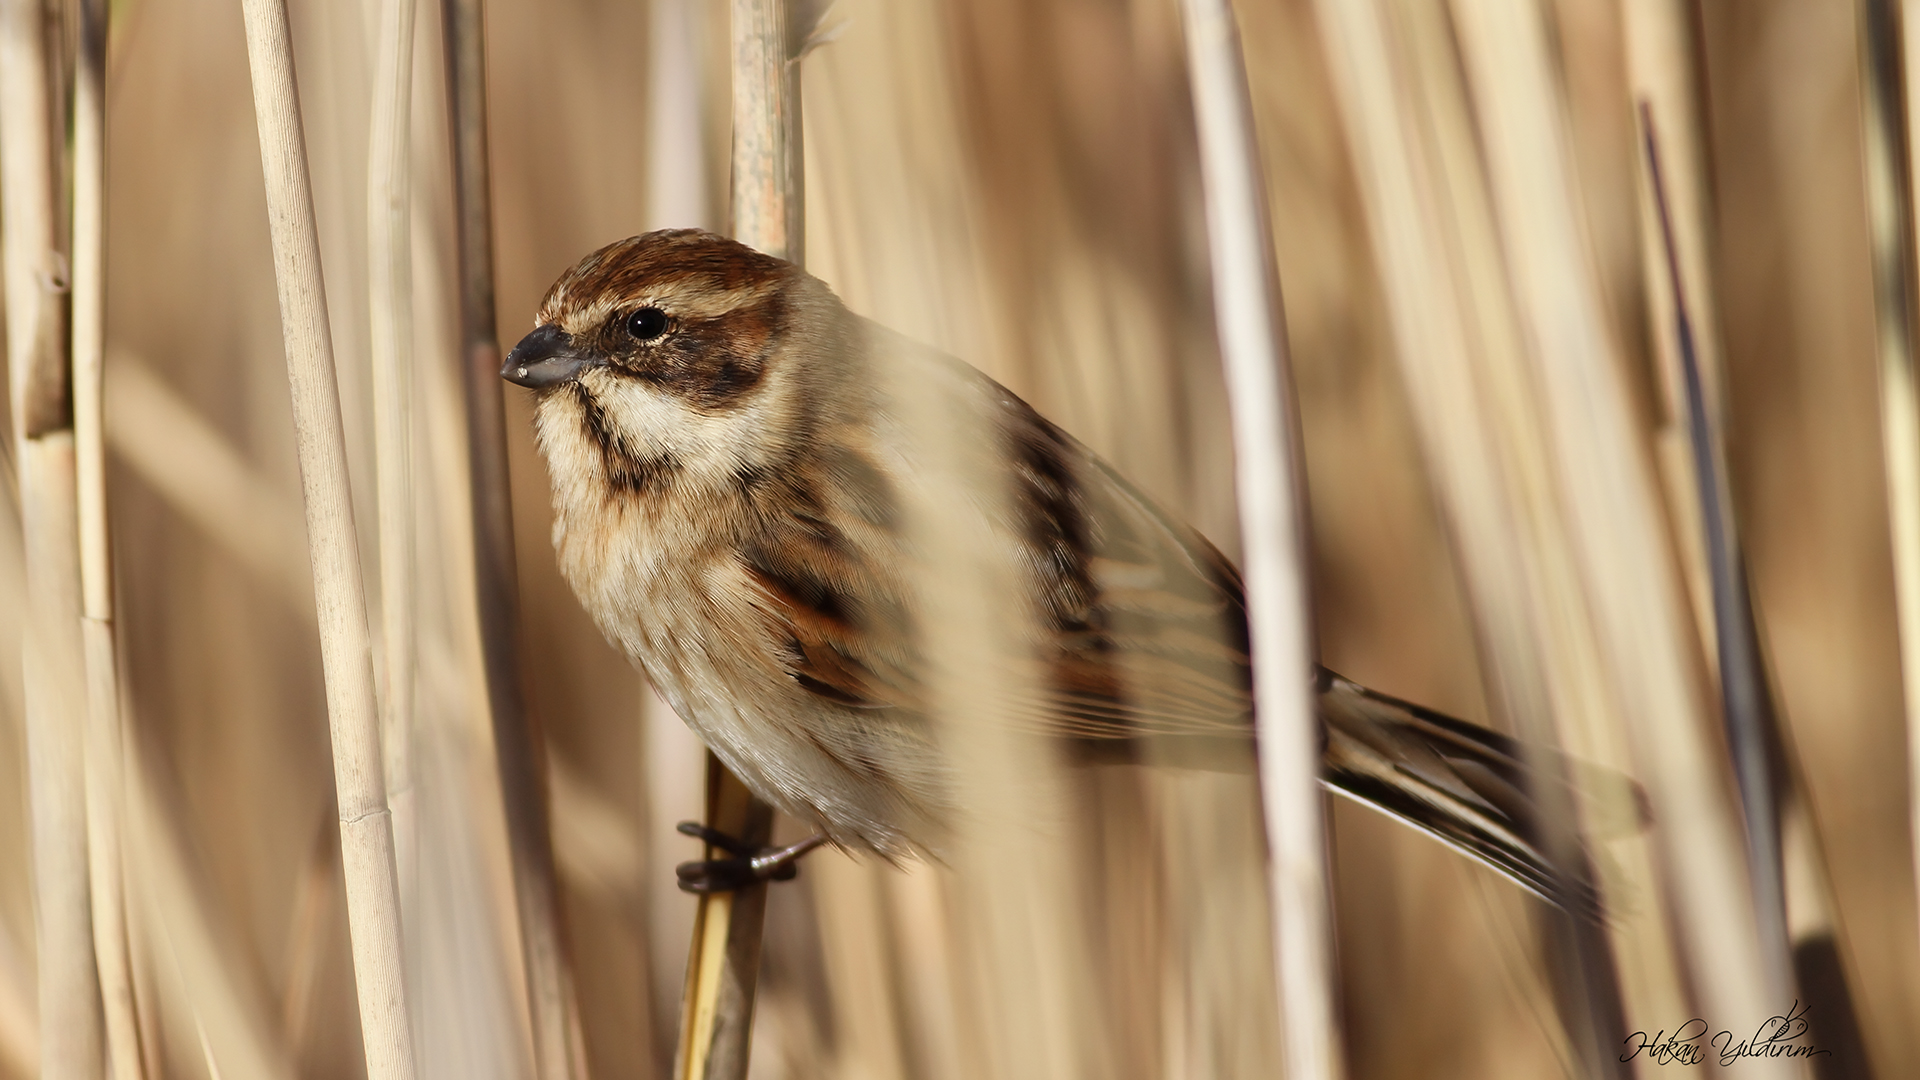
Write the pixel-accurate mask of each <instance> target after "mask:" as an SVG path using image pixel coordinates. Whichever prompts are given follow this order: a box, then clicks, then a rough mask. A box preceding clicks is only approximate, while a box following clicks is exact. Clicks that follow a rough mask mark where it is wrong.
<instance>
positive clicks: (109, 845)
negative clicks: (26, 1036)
mask: <svg viewBox="0 0 1920 1080" xmlns="http://www.w3.org/2000/svg"><path fill="white" fill-rule="evenodd" d="M78 7H79V12H80V39H79V46H80V48H79V56H78V63H76V65H75V66H74V93H73V313H72V319H73V411H74V442H75V447H74V449H75V466H76V471H77V482H78V494H79V505H78V513H79V533H80V587H81V608H82V617H83V618H82V625H81V633H82V637H83V640H84V645H85V650H86V661H85V663H86V679H87V728H86V758H87V764H86V769H87V857H88V861H89V864H90V877H91V878H92V884H93V889H92V893H93V948H94V956H95V960H96V961H97V963H98V966H99V972H100V975H99V977H100V1000H101V1005H102V1008H103V1011H104V1013H105V1019H106V1036H107V1060H108V1062H109V1064H110V1065H111V1067H112V1074H113V1076H114V1077H115V1078H116V1080H140V1078H141V1077H142V1076H144V1074H145V1064H144V1061H143V1058H142V1054H141V1050H140V1023H139V1016H138V1014H137V1012H136V1009H135V1004H134V994H133V965H132V960H131V957H130V956H129V937H128V927H127V911H126V904H127V900H126V898H127V893H126V887H125V883H124V863H123V860H122V857H121V844H120V836H121V833H122V832H123V831H124V828H125V824H124V823H125V809H124V806H123V793H124V790H125V789H124V786H123V782H122V777H123V773H124V770H125V764H126V758H125V755H124V753H123V752H122V745H121V741H122V724H123V721H122V719H121V715H120V657H119V647H118V643H117V641H116V640H115V636H114V611H113V546H112V542H111V533H110V530H109V528H108V521H107V478H106V440H105V438H104V434H103V428H104V424H105V414H104V410H103V408H102V393H101V391H102V390H103V388H104V387H103V382H102V373H103V369H104V362H105V359H106V315H107V313H106V254H107V249H106V126H107V108H106V105H107V101H106V98H107V85H106V66H107V6H106V3H105V0H80V3H79V4H78Z"/></svg>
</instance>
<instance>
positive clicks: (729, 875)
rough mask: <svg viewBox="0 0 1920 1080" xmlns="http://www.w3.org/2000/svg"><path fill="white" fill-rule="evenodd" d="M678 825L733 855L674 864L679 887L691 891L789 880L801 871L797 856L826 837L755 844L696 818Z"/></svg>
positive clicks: (724, 889) (711, 891)
mask: <svg viewBox="0 0 1920 1080" xmlns="http://www.w3.org/2000/svg"><path fill="white" fill-rule="evenodd" d="M679 828H680V831H681V832H682V833H684V834H686V835H688V836H693V837H698V838H699V839H701V840H704V841H706V842H707V845H708V846H709V847H716V848H719V849H720V850H721V851H725V852H730V853H731V854H732V855H733V858H731V859H703V860H701V861H699V862H685V863H681V864H680V865H679V866H677V867H675V868H674V873H675V874H677V875H678V876H679V878H680V888H681V890H682V891H685V892H690V893H715V892H733V891H735V890H738V889H744V888H746V887H747V886H749V885H758V884H759V883H761V882H763V881H791V880H792V879H793V877H794V875H795V874H798V873H799V872H800V866H799V861H800V856H802V855H805V854H806V853H807V852H809V851H812V850H813V849H814V848H817V847H819V846H820V845H822V844H824V843H826V842H827V838H826V837H825V836H809V837H807V838H806V839H805V840H802V841H800V842H799V843H797V844H788V845H787V846H786V847H756V846H754V845H752V844H746V843H742V842H741V841H739V840H737V839H735V838H734V837H731V836H728V835H727V834H726V833H723V832H721V831H719V830H718V829H710V828H708V827H707V826H705V825H702V824H700V823H699V822H697V821H683V822H681V823H680V826H679Z"/></svg>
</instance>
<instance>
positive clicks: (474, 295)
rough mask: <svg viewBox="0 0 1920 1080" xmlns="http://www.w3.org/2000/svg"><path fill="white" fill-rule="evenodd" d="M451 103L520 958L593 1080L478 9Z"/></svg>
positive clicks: (485, 661)
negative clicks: (512, 392)
mask: <svg viewBox="0 0 1920 1080" xmlns="http://www.w3.org/2000/svg"><path fill="white" fill-rule="evenodd" d="M441 10H442V12H443V17H444V22H445V27H444V29H445V33H446V57H447V96H448V100H449V101H450V102H451V104H452V110H451V111H452V114H453V115H452V120H453V161H454V187H455V210H454V214H455V221H456V229H457V232H458V246H459V260H460V361H459V362H460V366H461V382H462V385H463V386H464V389H465V393H466V402H467V454H468V460H469V465H470V483H471V484H472V499H473V565H474V602H475V605H476V608H477V610H478V616H479V623H480V651H481V664H482V670H484V672H485V673H486V680H487V707H488V712H489V715H490V716H491V718H492V721H493V740H494V759H495V761H496V763H497V765H498V768H499V770H500V799H501V803H502V805H503V808H504V810H505V813H506V819H507V846H508V848H509V853H510V856H511V859H512V863H513V887H514V899H515V903H516V906H517V907H518V909H519V916H520V948H521V956H522V959H523V962H524V965H525V968H526V980H527V1005H528V1009H529V1011H530V1013H531V1016H530V1018H529V1019H530V1021H531V1023H532V1026H533V1053H534V1071H535V1074H536V1075H537V1076H538V1077H539V1080H565V1078H568V1077H581V1076H585V1075H586V1047H585V1045H584V1044H583V1043H582V1041H581V1035H580V1017H579V1015H578V1012H577V1008H576V1004H575V999H574V986H573V969H572V966H571V964H570V963H569V961H568V956H567V944H566V937H565V934H564V933H563V930H562V927H561V923H560V891H559V884H558V882H557V880H556V879H555V877H554V870H553V837H552V834H551V832H550V830H549V826H548V814H547V796H546V772H545V760H546V758H545V746H544V745H543V744H542V742H541V741H540V739H539V738H537V737H536V732H535V731H534V729H533V718H532V717H531V716H530V715H529V714H528V712H527V707H526V693H525V689H524V687H523V686H522V683H521V675H520V655H521V654H520V641H519V634H520V611H519V605H520V600H519V595H520V584H519V572H518V570H517V569H516V568H515V564H514V544H513V497H512V492H511V490H510V487H509V484H508V477H507V428H506V414H505V411H504V410H505V406H504V404H503V401H502V393H501V389H500V387H501V380H500V341H499V337H498V336H497V334H496V332H495V330H494V304H493V195H492V190H491V185H490V183H489V180H488V172H487V168H488V166H487V87H486V38H485V28H484V24H483V21H482V15H481V11H480V3H479V0H444V6H443V7H442V9H441Z"/></svg>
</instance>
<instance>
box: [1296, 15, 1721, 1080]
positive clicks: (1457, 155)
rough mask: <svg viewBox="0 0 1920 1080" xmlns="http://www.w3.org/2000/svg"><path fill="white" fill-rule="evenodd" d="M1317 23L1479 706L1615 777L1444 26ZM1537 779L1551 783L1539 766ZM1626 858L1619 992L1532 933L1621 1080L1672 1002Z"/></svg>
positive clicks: (1521, 346) (1568, 839) (1575, 1020)
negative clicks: (1625, 1017) (1438, 518)
mask: <svg viewBox="0 0 1920 1080" xmlns="http://www.w3.org/2000/svg"><path fill="white" fill-rule="evenodd" d="M1319 13H1320V19H1321V29H1322V32H1323V33H1324V34H1325V35H1326V37H1327V41H1328V53H1329V55H1330V57H1331V59H1332V61H1333V68H1334V72H1335V75H1336V85H1337V88H1338V95H1339V104H1340V106H1341V110H1342V113H1343V119H1344V123H1345V127H1346V130H1347V131H1348V133H1349V139H1350V141H1351V145H1352V146H1353V148H1354V155H1355V163H1356V167H1357V170H1358V173H1359V178H1360V181H1361V191H1362V196H1363V199H1364V202H1365V204H1366V212H1367V216H1368V219H1369V226H1370V229H1371V232H1372V234H1373V246H1374V250H1375V252H1376V255H1375V264H1376V265H1377V266H1379V267H1380V272H1381V274H1382V278H1383V285H1384V287H1385V292H1386V297H1387V301H1388V304H1389V308H1390V311H1391V313H1392V320H1393V330H1394V336H1395V340H1396V349H1395V359H1396V361H1397V363H1398V365H1399V368H1400V371H1401V375H1402V378H1403V379H1404V380H1405V382H1406V385H1407V388H1408V392H1409V393H1408V396H1409V398H1410V399H1411V400H1412V401H1413V402H1414V403H1415V404H1416V407H1415V409H1414V413H1413V415H1414V420H1415V422H1416V425H1417V430H1418V434H1419V436H1420V441H1421V445H1422V449H1423V456H1424V458H1425V462H1426V467H1427V470H1428V472H1429V475H1430V477H1431V479H1432V482H1433V484H1434V487H1435V493H1436V495H1437V496H1438V500H1439V503H1440V506H1441V509H1442V515H1443V520H1444V522H1445V524H1446V526H1447V528H1448V531H1449V532H1450V534H1451V536H1452V541H1453V542H1452V544H1451V547H1452V549H1453V553H1454V558H1455V559H1456V560H1457V562H1458V565H1459V569H1460V575H1461V579H1462V582H1463V584H1464V585H1465V587H1466V592H1467V597H1468V599H1469V601H1470V602H1471V604H1472V607H1473V614H1474V624H1475V630H1476V634H1477V637H1478V639H1479V653H1480V660H1481V664H1482V669H1483V682H1484V684H1485V686H1486V691H1487V696H1488V699H1489V704H1490V706H1491V708H1492V711H1493V712H1494V713H1495V715H1496V716H1497V717H1499V718H1501V719H1502V720H1504V721H1505V723H1506V725H1507V726H1509V727H1510V728H1511V729H1513V730H1515V731H1517V732H1518V733H1519V734H1520V735H1521V736H1522V737H1523V738H1524V739H1526V740H1527V741H1528V742H1529V743H1531V744H1532V745H1534V746H1537V747H1541V748H1550V747H1554V746H1556V745H1559V744H1561V743H1562V742H1563V740H1564V741H1565V742H1566V743H1567V744H1569V745H1572V746H1576V747H1578V748H1579V751H1578V752H1580V753H1582V754H1584V755H1586V756H1590V757H1596V758H1597V759H1599V760H1605V761H1609V762H1622V763H1624V761H1623V759H1624V748H1617V747H1615V745H1614V743H1615V742H1616V741H1617V739H1616V738H1615V737H1614V735H1613V729H1612V726H1611V724H1612V718H1611V716H1610V715H1608V714H1607V711H1606V710H1607V698H1606V694H1605V689H1604V675H1603V673H1602V672H1601V670H1600V661H1599V658H1598V656H1597V654H1596V646H1595V644H1594V642H1593V640H1592V636H1591V634H1590V633H1588V632H1587V628H1586V624H1585V622H1584V619H1583V617H1581V616H1580V615H1577V614H1573V613H1575V612H1578V611H1579V610H1580V606H1581V604H1582V601H1581V599H1580V596H1579V583H1578V581H1577V580H1576V579H1575V577H1574V571H1573V568H1572V558H1571V555H1570V553H1569V551H1568V548H1569V546H1570V539H1569V536H1568V531H1567V527H1566V524H1565V522H1564V521H1563V520H1562V519H1561V514H1560V510H1559V507H1560V498H1559V495H1558V493H1557V491H1556V490H1555V485H1554V479H1553V476H1552V475H1551V472H1550V469H1549V468H1548V465H1547V457H1546V443H1545V435H1544V433H1543V431H1542V430H1541V428H1542V425H1541V422H1540V417H1539V413H1538V410H1537V409H1536V408H1535V407H1534V405H1533V404H1532V402H1531V400H1530V396H1529V395H1530V393H1531V389H1530V387H1531V379H1530V378H1529V376H1528V375H1527V373H1526V370H1525V368H1526V358H1525V338H1524V334H1523V331H1522V328H1521V326H1520V324H1519V321H1518V313H1517V312H1516V311H1515V310H1514V306H1513V302H1512V300H1513V298H1512V292H1511V289H1510V286H1509V284H1508V276H1507V270H1506V268H1505V266H1504V265H1503V264H1502V259H1501V254H1500V251H1499V249H1498V240H1499V234H1498V231H1497V229H1496V226H1495V222H1494V211H1495V208H1494V206H1493V205H1492V202H1491V198H1490V194H1491V193H1490V192H1489V191H1488V189H1487V184H1486V176H1485V172H1484V166H1483V163H1482V162H1481V160H1480V157H1479V143H1478V137H1477V134H1476V131H1475V127H1474V121H1473V118H1472V115H1471V102H1470V101H1469V98H1468V93H1467V87H1465V86H1464V85H1463V84H1462V82H1461V78H1460V76H1461V70H1460V66H1459V56H1458V54H1457V52H1456V51H1455V48H1454V44H1453V42H1454V35H1453V30H1452V27H1451V26H1449V25H1448V16H1447V13H1446V12H1445V10H1444V9H1443V8H1441V7H1439V6H1438V5H1434V4H1424V3H1415V4H1405V5H1398V4H1393V3H1389V2H1373V3H1351V4H1349V3H1333V2H1328V3H1322V4H1321V5H1319ZM1533 764H1534V766H1535V767H1536V768H1539V769H1552V768H1554V767H1555V766H1554V763H1553V762H1552V760H1551V759H1541V760H1536V761H1535V762H1534V763H1533ZM1533 796H1534V798H1535V799H1536V800H1537V801H1539V802H1540V804H1541V814H1540V818H1541V825H1542V831H1543V843H1544V846H1545V847H1546V849H1547V850H1548V851H1549V852H1550V854H1551V857H1552V858H1553V859H1554V861H1555V862H1556V864H1558V865H1560V866H1563V867H1566V868H1568V870H1569V872H1578V871H1577V869H1576V868H1578V867H1580V866H1582V865H1583V864H1585V863H1586V852H1585V850H1584V847H1583V845H1582V843H1581V839H1580V835H1579V824H1580V817H1579V813H1578V807H1577V806H1576V805H1575V803H1574V801H1573V800H1571V799H1569V798H1567V797H1566V796H1565V795H1564V794H1563V793H1562V791H1561V789H1560V787H1559V786H1558V785H1557V784H1555V783H1552V782H1548V783H1543V784H1536V785H1534V791H1533ZM1607 809H1608V812H1610V813H1612V814H1616V815H1628V816H1631V815H1632V814H1633V813H1634V810H1633V809H1632V808H1631V807H1625V806H1619V807H1609V808H1607ZM1621 854H1622V853H1620V852H1618V851H1616V852H1615V855H1616V857H1618V856H1620V855H1621ZM1625 854H1626V857H1624V858H1619V861H1618V862H1617V863H1614V864H1610V865H1611V866H1617V867H1618V869H1617V870H1614V871H1613V872H1611V873H1609V875H1608V877H1607V878H1606V879H1605V880H1604V881H1602V882H1601V884H1602V885H1603V887H1604V888H1605V889H1606V890H1607V891H1608V892H1609V894H1610V895H1609V900H1611V899H1612V898H1613V897H1614V896H1618V895H1626V896H1628V897H1629V899H1628V900H1627V901H1626V902H1625V903H1623V904H1619V905H1618V906H1617V907H1616V908H1615V912H1616V918H1619V919H1620V920H1621V921H1620V922H1619V923H1618V924H1617V925H1616V926H1615V927H1613V928H1612V929H1613V941H1612V943H1611V944H1612V945H1613V947H1614V948H1615V949H1624V950H1629V951H1630V953H1631V956H1632V960H1631V961H1629V962H1627V963H1623V964H1622V965H1621V966H1622V967H1623V968H1626V969H1627V970H1626V973H1625V974H1626V978H1624V979H1621V978H1619V977H1618V976H1617V975H1616V969H1615V964H1614V960H1613V956H1612V953H1611V951H1610V950H1609V942H1608V941H1607V940H1606V939H1605V935H1603V934H1601V933H1600V932H1598V931H1597V930H1596V929H1594V928H1590V927H1583V926H1579V925H1576V924H1575V922H1574V920H1570V919H1567V918H1565V917H1564V916H1558V915H1555V914H1551V913H1543V915H1542V923H1541V930H1542V932H1543V935H1544V938H1545V943H1546V946H1547V949H1548V951H1549V954H1550V956H1551V958H1552V959H1551V961H1550V963H1551V968H1552V977H1553V983H1554V989H1555V991H1556V995H1557V1001H1556V1004H1557V1006H1558V1007H1559V1010H1560V1013H1561V1019H1562V1021H1563V1023H1564V1025H1565V1027H1566V1031H1567V1037H1568V1040H1569V1043H1570V1044H1571V1049H1572V1051H1573V1053H1574V1054H1575V1055H1576V1056H1577V1058H1578V1059H1579V1060H1580V1062H1581V1064H1582V1067H1583V1068H1584V1069H1588V1070H1593V1071H1605V1070H1608V1069H1616V1070H1617V1069H1618V1068H1620V1065H1619V1064H1618V1062H1617V1061H1614V1059H1615V1058H1617V1056H1618V1052H1617V1050H1615V1049H1613V1046H1614V1040H1615V1039H1617V1038H1618V1037H1619V1034H1620V1032H1619V1030H1618V1029H1619V1016H1620V1012H1619V1010H1620V1004H1621V1002H1620V999H1621V996H1622V992H1623V990H1624V991H1625V992H1626V993H1628V994H1629V995H1631V996H1632V997H1633V998H1634V1003H1635V1004H1638V1005H1641V1006H1643V1007H1644V1008H1646V1009H1647V1010H1648V1011H1660V1012H1664V1011H1667V1010H1668V1009H1677V1008H1681V1007H1684V1005H1685V1004H1686V1002H1685V999H1684V997H1683V996H1682V995H1681V994H1680V992H1679V988H1678V985H1677V981H1676V980H1675V979H1674V978H1673V977H1672V975H1671V968H1672V964H1671V959H1670V949H1669V947H1668V946H1669V943H1668V942H1667V941H1666V940H1665V938H1664V935H1663V934H1662V932H1661V930H1662V926H1661V924H1660V922H1659V920H1658V919H1657V917H1656V918H1641V919H1634V920H1627V919H1624V918H1621V916H1620V915H1619V912H1620V911H1622V910H1623V909H1631V908H1635V907H1638V906H1639V905H1636V903H1635V901H1634V900H1633V899H1631V897H1634V896H1640V895H1645V894H1646V893H1647V892H1649V891H1650V890H1651V888H1652V887H1653V886H1654V882H1655V879H1654V877H1653V873H1652V866H1651V864H1650V862H1649V860H1647V859H1645V858H1644V857H1642V853H1641V852H1639V851H1638V850H1634V851H1632V852H1629V853H1625ZM1616 887H1618V888H1620V889H1621V890H1622V891H1621V892H1617V893H1616V892H1614V890H1615V889H1616ZM1623 982H1624V983H1626V984H1627V985H1625V986H1623V985H1621V984H1622V983H1623Z"/></svg>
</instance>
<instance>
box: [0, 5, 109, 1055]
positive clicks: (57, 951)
mask: <svg viewBox="0 0 1920 1080" xmlns="http://www.w3.org/2000/svg"><path fill="white" fill-rule="evenodd" d="M48 43H49V35H48V33H47V24H46V8H45V5H43V4H42V3H41V2H40V0H5V2H4V3H0V221H4V223H5V231H4V238H3V242H4V245H5V247H4V252H0V258H3V259H4V275H5V292H6V310H7V362H8V370H9V373H10V379H11V384H10V385H11V391H12V405H13V409H12V414H13V415H12V419H13V439H14V463H15V467H16V468H17V469H18V470H19V481H20V482H19V496H20V523H21V531H22V534H23V541H24V544H23V546H24V549H25V563H26V579H27V608H26V612H25V616H26V617H25V619H24V620H23V622H24V625H25V629H26V632H25V634H24V635H23V640H24V643H25V648H24V655H23V658H22V659H23V663H22V673H23V676H24V678H23V682H24V684H25V691H26V695H25V696H26V742H27V784H28V800H29V806H30V811H31V843H32V850H33V896H34V910H35V916H36V917H35V927H36V933H37V946H38V947H37V952H38V956H39V972H40V1075H41V1076H43V1077H47V1078H49V1080H83V1078H88V1080H90V1078H93V1077H98V1076H100V1075H102V1068H103V1061H102V1056H101V1055H102V1049H103V1047H102V1032H101V1010H100V985H99V970H98V968H97V967H96V965H95V962H94V951H93V950H94V946H93V918H92V913H91V912H92V903H91V887H90V885H91V883H90V881H89V864H88V843H87V776H86V749H85V745H84V735H85V732H86V730H87V724H86V715H87V714H86V708H85V687H84V681H83V679H84V676H83V667H84V661H83V660H82V654H83V651H84V647H83V645H82V641H81V630H80V625H81V623H80V620H81V610H82V605H81V597H80V567H79V558H78V556H79V521H78V493H77V490H76V484H77V479H76V474H75V452H76V451H75V446H74V433H73V426H72V425H73V413H72V398H71V392H72V388H71V383H70V375H71V372H70V370H69V368H68V365H67V344H68V342H67V334H66V318H65V314H66V311H65V308H66V305H65V298H64V297H62V296H61V295H60V294H61V293H63V292H64V291H66V289H67V282H68V277H67V262H66V259H65V257H64V256H63V255H62V253H61V250H60V231H61V230H60V227H59V224H58V217H59V210H58V204H59V199H58V196H57V194H56V192H57V190H58V188H57V183H58V176H59V172H60V170H59V166H58V164H57V161H58V149H59V147H60V144H61V142H62V139H61V129H62V127H63V126H64V125H63V124H62V123H61V122H60V119H61V110H60V109H59V108H58V107H57V105H56V100H57V99H56V95H55V94H54V92H53V83H52V82H51V69H52V68H53V67H54V66H55V65H54V62H53V58H52V57H50V56H49V55H48Z"/></svg>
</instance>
